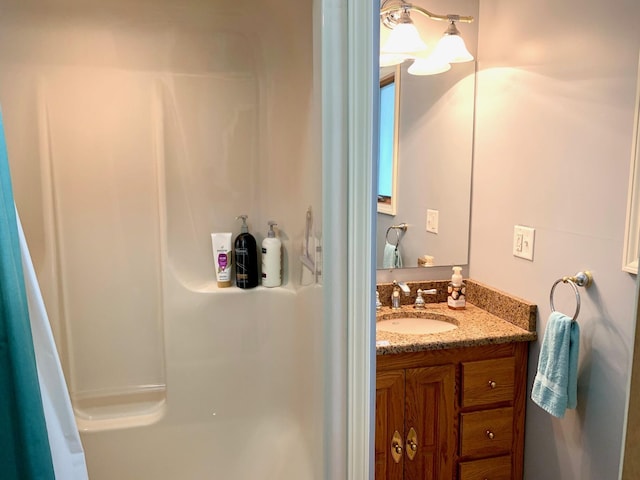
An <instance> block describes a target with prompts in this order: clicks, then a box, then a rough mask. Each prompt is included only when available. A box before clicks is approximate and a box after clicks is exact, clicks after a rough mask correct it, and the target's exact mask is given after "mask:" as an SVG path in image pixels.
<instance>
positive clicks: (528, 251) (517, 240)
mask: <svg viewBox="0 0 640 480" xmlns="http://www.w3.org/2000/svg"><path fill="white" fill-rule="evenodd" d="M535 233H536V230H535V228H531V227H524V226H522V225H516V226H515V227H513V254H514V255H515V256H516V257H520V258H524V259H525V260H531V261H533V245H534V243H535Z"/></svg>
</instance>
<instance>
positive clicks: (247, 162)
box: [0, 0, 325, 480]
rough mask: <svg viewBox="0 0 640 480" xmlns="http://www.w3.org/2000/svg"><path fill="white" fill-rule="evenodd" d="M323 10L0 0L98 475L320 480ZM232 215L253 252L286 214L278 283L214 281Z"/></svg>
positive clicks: (38, 204) (59, 318)
mask: <svg viewBox="0 0 640 480" xmlns="http://www.w3.org/2000/svg"><path fill="white" fill-rule="evenodd" d="M313 8H314V5H313V2H299V1H295V0H259V1H258V0H235V1H233V2H228V1H221V0H207V1H204V0H181V1H177V0H108V1H103V0H2V1H1V2H0V45H2V48H0V104H1V105H2V110H3V116H4V122H5V131H6V136H7V148H8V152H9V161H10V166H11V173H12V179H13V185H14V192H15V198H16V204H17V207H18V210H19V213H20V216H21V218H22V223H23V226H24V229H25V234H26V237H27V241H28V243H29V247H30V250H31V254H32V257H33V263H34V265H35V268H36V272H37V275H38V278H39V281H40V285H41V288H42V293H43V296H44V299H45V303H46V307H47V310H48V314H49V317H50V321H51V324H52V328H53V332H54V336H55V339H56V344H57V348H58V351H59V354H60V357H61V360H62V364H63V369H64V372H65V376H66V381H67V386H68V389H69V392H70V395H71V399H72V404H73V409H74V413H75V417H76V421H77V424H78V427H79V429H80V431H81V437H82V441H83V445H84V448H85V454H86V459H87V464H88V468H89V475H90V478H91V479H92V480H100V479H105V480H107V479H108V480H112V479H119V480H125V479H136V480H145V479H154V480H163V479H167V480H168V479H181V480H191V479H193V480H196V479H222V478H229V479H240V478H244V479H258V478H260V479H294V478H295V479H312V478H322V477H323V468H324V467H323V461H324V458H323V453H322V452H323V448H324V447H323V428H324V427H323V422H325V418H324V417H325V406H324V401H323V381H324V379H323V375H324V370H323V369H324V366H323V362H324V360H323V356H324V353H323V350H324V349H325V345H324V344H323V341H324V340H323V338H324V337H323V287H322V282H323V277H322V272H320V266H321V248H320V245H321V242H322V230H323V229H322V213H323V212H322V209H323V192H322V180H321V179H322V175H323V172H322V158H321V148H320V144H321V138H320V131H321V129H320V126H321V107H320V91H319V90H320V89H319V84H320V80H319V79H320V74H319V70H318V63H319V60H318V47H317V36H318V32H317V24H318V22H316V21H314V11H313ZM314 37H316V40H314ZM314 45H315V46H314ZM308 212H310V215H308ZM241 214H247V215H248V216H249V220H248V223H249V227H250V231H251V232H252V233H253V234H254V236H255V237H256V240H257V241H258V244H260V243H261V241H262V239H263V238H264V237H265V236H266V232H267V221H269V220H274V221H276V222H277V223H278V226H279V229H280V230H279V235H280V237H281V239H282V241H283V257H284V266H283V279H284V282H283V285H282V286H281V287H277V288H272V289H268V288H264V287H261V286H259V287H257V288H255V289H251V290H241V289H238V288H236V287H231V288H226V289H221V288H218V287H217V284H216V278H215V270H214V264H213V256H212V252H211V237H210V234H211V233H213V232H233V234H234V236H235V235H237V234H238V233H239V231H240V228H239V227H240V223H239V222H238V221H237V220H236V219H235V217H236V216H238V215H241ZM303 259H306V260H303ZM312 263H313V264H314V265H311V264H312ZM305 264H306V265H308V266H305Z"/></svg>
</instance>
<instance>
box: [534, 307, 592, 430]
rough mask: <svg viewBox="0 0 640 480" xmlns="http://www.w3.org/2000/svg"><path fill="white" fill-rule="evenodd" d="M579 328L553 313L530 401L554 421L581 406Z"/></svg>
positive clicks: (562, 315)
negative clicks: (555, 418) (579, 395)
mask: <svg viewBox="0 0 640 480" xmlns="http://www.w3.org/2000/svg"><path fill="white" fill-rule="evenodd" d="M579 349H580V327H579V326H578V322H574V321H573V320H572V319H571V318H570V317H568V316H566V315H565V314H563V313H560V312H552V313H551V315H550V316H549V320H548V321H547V328H546V329H545V332H544V338H543V339H542V347H541V349H540V358H539V360H538V372H537V373H536V377H535V380H534V381H533V390H532V391H531V399H532V400H533V401H534V402H535V403H536V404H537V405H539V406H540V407H541V408H543V409H544V410H545V411H547V412H548V413H550V414H551V415H553V416H555V417H559V418H562V417H564V412H565V410H566V409H567V408H576V406H577V403H578V398H577V397H578V352H579Z"/></svg>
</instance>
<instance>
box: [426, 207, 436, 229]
mask: <svg viewBox="0 0 640 480" xmlns="http://www.w3.org/2000/svg"><path fill="white" fill-rule="evenodd" d="M438 216H439V211H438V210H427V232H431V233H438Z"/></svg>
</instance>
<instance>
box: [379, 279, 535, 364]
mask: <svg viewBox="0 0 640 480" xmlns="http://www.w3.org/2000/svg"><path fill="white" fill-rule="evenodd" d="M465 282H466V283H467V299H468V301H467V307H466V308H465V309H464V310H452V309H450V308H448V306H447V304H446V284H447V282H441V281H437V282H409V283H408V284H409V286H410V287H411V293H412V295H411V296H410V297H404V296H403V297H402V301H403V306H402V308H401V309H400V310H392V309H391V308H390V306H389V301H385V300H387V298H386V297H387V296H389V298H390V293H391V290H392V288H391V285H390V284H385V285H379V286H378V291H379V292H381V293H380V300H381V301H382V303H383V307H382V308H381V309H380V310H379V311H378V313H377V315H376V320H377V321H380V320H382V319H383V318H385V317H388V316H389V315H390V314H394V313H395V314H396V315H401V316H404V317H411V316H420V315H421V312H427V313H428V312H432V313H436V314H440V315H446V316H447V317H448V321H450V322H451V323H455V324H456V325H457V326H458V328H456V329H454V330H449V331H446V332H440V333H429V334H424V335H414V334H404V333H402V334H401V333H391V332H383V331H378V332H376V353H377V354H378V355H390V354H397V353H406V352H419V351H424V350H443V349H447V348H458V347H472V346H480V345H491V344H500V343H510V342H530V341H533V340H535V339H536V324H535V319H536V310H537V307H536V305H534V304H532V303H529V302H526V301H524V300H522V299H519V298H517V297H514V296H511V295H508V294H506V293H504V292H500V291H498V290H495V289H493V288H491V287H488V286H486V285H482V284H480V283H478V282H474V281H473V280H465ZM443 286H444V287H445V288H444V292H443ZM418 288H422V289H423V290H424V289H430V288H437V289H438V294H437V295H434V296H433V297H434V298H433V299H434V300H436V301H438V302H440V303H427V304H426V308H424V309H415V308H414V307H413V301H414V300H415V292H416V291H417V289H418ZM382 292H384V294H385V296H384V297H383V294H382ZM443 295H444V298H443ZM425 299H426V300H427V301H429V298H428V297H425ZM471 299H473V300H474V303H475V305H474V304H473V303H471ZM478 304H479V305H482V306H483V308H480V307H479V306H477V305H478Z"/></svg>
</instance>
